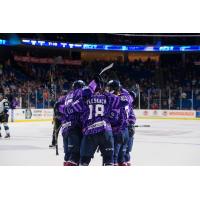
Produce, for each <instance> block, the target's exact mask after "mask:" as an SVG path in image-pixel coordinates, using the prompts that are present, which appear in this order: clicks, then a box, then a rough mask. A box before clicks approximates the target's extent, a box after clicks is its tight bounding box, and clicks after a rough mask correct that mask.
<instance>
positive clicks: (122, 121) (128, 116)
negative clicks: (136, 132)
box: [112, 88, 136, 134]
mask: <svg viewBox="0 0 200 200" xmlns="http://www.w3.org/2000/svg"><path fill="white" fill-rule="evenodd" d="M119 97H120V98H121V99H124V100H126V101H128V104H127V105H121V107H120V113H119V118H118V120H117V121H114V122H113V123H112V129H113V134H117V133H121V131H122V130H124V129H125V128H127V126H128V125H129V124H134V123H135V121H136V118H135V115H134V111H133V98H132V96H131V95H130V94H129V92H128V91H127V90H125V89H123V88H122V89H121V94H120V95H119Z"/></svg>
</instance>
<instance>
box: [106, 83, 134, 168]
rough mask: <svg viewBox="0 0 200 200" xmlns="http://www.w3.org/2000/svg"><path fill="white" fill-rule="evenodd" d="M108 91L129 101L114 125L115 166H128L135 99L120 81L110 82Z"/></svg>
mask: <svg viewBox="0 0 200 200" xmlns="http://www.w3.org/2000/svg"><path fill="white" fill-rule="evenodd" d="M107 89H108V91H109V92H110V93H113V94H115V95H117V96H119V97H120V98H121V99H126V100H127V101H128V105H126V106H121V107H120V114H119V119H118V121H115V122H114V123H112V130H113V135H114V165H116V166H117V165H119V166H126V160H125V155H126V151H127V146H128V141H129V132H128V125H129V117H130V114H131V112H130V108H131V106H132V102H133V99H132V97H131V95H130V94H129V92H128V91H127V90H125V89H123V88H122V86H121V84H120V82H119V81H118V80H111V81H109V82H108V84H107Z"/></svg>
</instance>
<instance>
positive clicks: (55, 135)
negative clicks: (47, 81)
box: [49, 96, 65, 148]
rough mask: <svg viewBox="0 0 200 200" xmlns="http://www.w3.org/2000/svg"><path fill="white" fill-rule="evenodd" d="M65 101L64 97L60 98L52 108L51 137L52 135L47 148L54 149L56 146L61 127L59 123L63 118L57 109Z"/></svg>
mask: <svg viewBox="0 0 200 200" xmlns="http://www.w3.org/2000/svg"><path fill="white" fill-rule="evenodd" d="M64 101H65V97H64V96H61V97H60V98H59V99H58V101H57V102H56V103H55V104H54V107H53V124H54V127H53V135H52V142H51V144H50V145H49V148H54V147H55V146H56V141H57V139H58V133H59V129H60V127H61V123H62V119H63V116H62V114H61V113H60V112H59V110H58V108H59V106H60V105H62V104H64Z"/></svg>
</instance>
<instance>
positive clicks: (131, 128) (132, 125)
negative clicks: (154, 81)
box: [125, 85, 138, 166]
mask: <svg viewBox="0 0 200 200" xmlns="http://www.w3.org/2000/svg"><path fill="white" fill-rule="evenodd" d="M137 93H138V86H137V85H136V91H130V94H131V96H132V98H133V102H132V105H130V115H129V118H128V132H129V139H128V144H127V148H126V153H125V162H126V165H127V166H131V156H130V153H131V151H132V148H133V141H134V135H135V122H136V117H135V113H134V101H135V98H136V97H137Z"/></svg>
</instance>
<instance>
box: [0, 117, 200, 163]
mask: <svg viewBox="0 0 200 200" xmlns="http://www.w3.org/2000/svg"><path fill="white" fill-rule="evenodd" d="M137 124H149V125H151V127H150V128H137V129H136V135H135V141H134V147H133V151H132V158H133V160H132V164H133V165H146V166H149V165H167V166H169V165H200V121H198V120H144V119H143V120H142V119H141V120H138V121H137ZM9 126H10V131H11V139H8V140H6V139H3V138H2V139H0V165H4V166H5V165H11V166H17V165H22V166H24V165H30V166H33V165H38V166H55V165H57V166H62V163H63V156H64V154H63V148H62V145H63V143H62V137H61V136H59V156H56V155H55V150H54V149H49V148H48V145H49V144H50V142H51V134H52V124H51V123H50V122H28V123H10V124H9ZM2 132H3V135H4V131H2ZM91 165H101V157H100V155H99V154H95V158H94V159H93V160H92V162H91Z"/></svg>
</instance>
